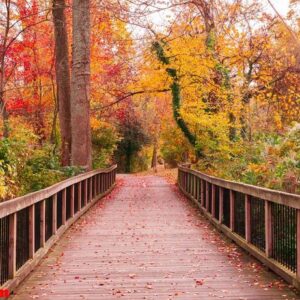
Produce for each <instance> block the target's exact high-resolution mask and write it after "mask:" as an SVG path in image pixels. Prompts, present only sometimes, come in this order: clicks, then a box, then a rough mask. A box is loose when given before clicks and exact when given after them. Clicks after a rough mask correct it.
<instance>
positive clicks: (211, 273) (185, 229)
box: [12, 175, 300, 300]
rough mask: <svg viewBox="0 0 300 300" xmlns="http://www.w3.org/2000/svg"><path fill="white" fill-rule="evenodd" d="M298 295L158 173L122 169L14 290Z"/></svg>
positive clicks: (75, 294) (150, 295)
mask: <svg viewBox="0 0 300 300" xmlns="http://www.w3.org/2000/svg"><path fill="white" fill-rule="evenodd" d="M117 298H121V299H159V300H161V299H162V300H163V299H219V298H224V299H270V300H271V299H272V300H276V299H300V297H299V296H297V295H296V294H295V293H294V292H293V291H292V289H291V288H290V287H288V286H287V284H285V283H284V282H283V281H282V280H281V279H279V278H278V277H277V276H275V275H274V274H273V273H271V272H269V271H267V270H266V269H265V268H264V267H263V266H262V265H261V264H260V263H258V262H257V261H256V260H254V259H252V258H250V257H249V256H247V255H246V254H245V253H243V252H242V251H240V250H239V249H238V248H237V246H236V245H235V244H233V243H230V242H229V241H227V240H225V239H224V238H223V237H222V236H221V235H220V234H219V233H218V232H216V231H215V230H214V229H213V227H211V225H210V224H209V223H208V221H207V220H205V219H204V218H203V217H202V216H201V215H199V212H198V211H197V209H196V208H195V207H194V206H192V205H191V204H190V202H189V201H188V200H187V199H185V198H184V197H183V196H182V195H181V194H180V193H179V192H178V190H177V188H176V186H175V185H173V184H170V183H169V182H168V181H167V180H165V179H164V178H162V177H159V176H153V175H150V176H136V175H123V176H121V177H120V178H119V180H118V186H117V188H116V189H115V190H114V191H113V193H112V194H110V195H108V196H107V197H106V198H105V199H103V200H102V201H99V202H98V203H97V204H96V205H95V206H94V207H93V208H91V210H90V211H89V212H88V213H87V214H86V215H85V216H83V217H82V218H81V219H80V220H79V221H78V222H77V223H76V224H74V226H72V227H71V229H70V230H68V232H67V233H66V234H65V235H64V237H63V238H62V240H61V241H59V242H58V244H57V245H56V246H54V247H53V248H52V250H51V251H50V253H49V255H48V256H47V257H46V258H45V259H43V261H42V262H41V263H40V265H39V266H38V267H37V268H36V269H35V271H34V272H33V273H32V274H31V275H30V276H29V277H28V278H27V279H26V280H25V282H24V283H23V284H22V285H21V286H20V288H19V289H18V290H17V291H16V295H15V296H14V297H12V299H14V300H27V299H64V300H68V299H72V300H73V299H97V300H98V299H117Z"/></svg>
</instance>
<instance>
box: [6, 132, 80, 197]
mask: <svg viewBox="0 0 300 300" xmlns="http://www.w3.org/2000/svg"><path fill="white" fill-rule="evenodd" d="M53 147H54V146H52V145H48V144H45V145H43V146H42V147H41V146H40V145H39V143H38V139H37V138H36V136H35V135H34V134H32V133H31V131H30V130H26V129H22V130H18V132H12V134H11V136H10V137H9V138H4V139H2V140H0V201H3V200H7V199H10V198H13V197H17V196H21V195H24V194H26V193H30V192H34V191H37V190H40V189H43V188H45V187H48V186H50V185H52V184H54V183H57V182H59V181H61V180H64V179H66V178H68V177H70V176H74V175H77V174H79V173H81V172H82V171H83V170H81V169H80V168H77V167H61V166H60V159H59V156H58V155H57V154H56V153H54V150H53Z"/></svg>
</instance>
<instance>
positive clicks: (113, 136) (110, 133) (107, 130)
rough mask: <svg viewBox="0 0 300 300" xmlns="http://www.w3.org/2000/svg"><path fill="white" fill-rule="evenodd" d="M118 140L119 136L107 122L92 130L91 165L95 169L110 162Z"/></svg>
mask: <svg viewBox="0 0 300 300" xmlns="http://www.w3.org/2000/svg"><path fill="white" fill-rule="evenodd" d="M118 141H119V136H118V134H117V132H116V130H115V129H114V128H113V127H112V126H109V125H108V124H106V126H101V127H100V128H97V129H95V130H93V131H92V144H93V167H94V168H95V169H98V168H104V167H107V166H108V165H109V164H111V158H112V155H113V153H114V151H115V149H116V147H117V142H118Z"/></svg>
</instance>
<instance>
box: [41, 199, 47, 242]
mask: <svg viewBox="0 0 300 300" xmlns="http://www.w3.org/2000/svg"><path fill="white" fill-rule="evenodd" d="M40 240H41V241H40V244H41V248H43V247H44V246H45V240H46V200H42V201H41V205H40Z"/></svg>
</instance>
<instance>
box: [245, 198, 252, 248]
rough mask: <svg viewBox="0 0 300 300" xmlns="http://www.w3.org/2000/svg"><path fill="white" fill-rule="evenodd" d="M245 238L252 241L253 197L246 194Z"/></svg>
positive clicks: (249, 241)
mask: <svg viewBox="0 0 300 300" xmlns="http://www.w3.org/2000/svg"><path fill="white" fill-rule="evenodd" d="M245 238H246V241H247V242H248V243H251V197H250V196H249V195H245Z"/></svg>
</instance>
